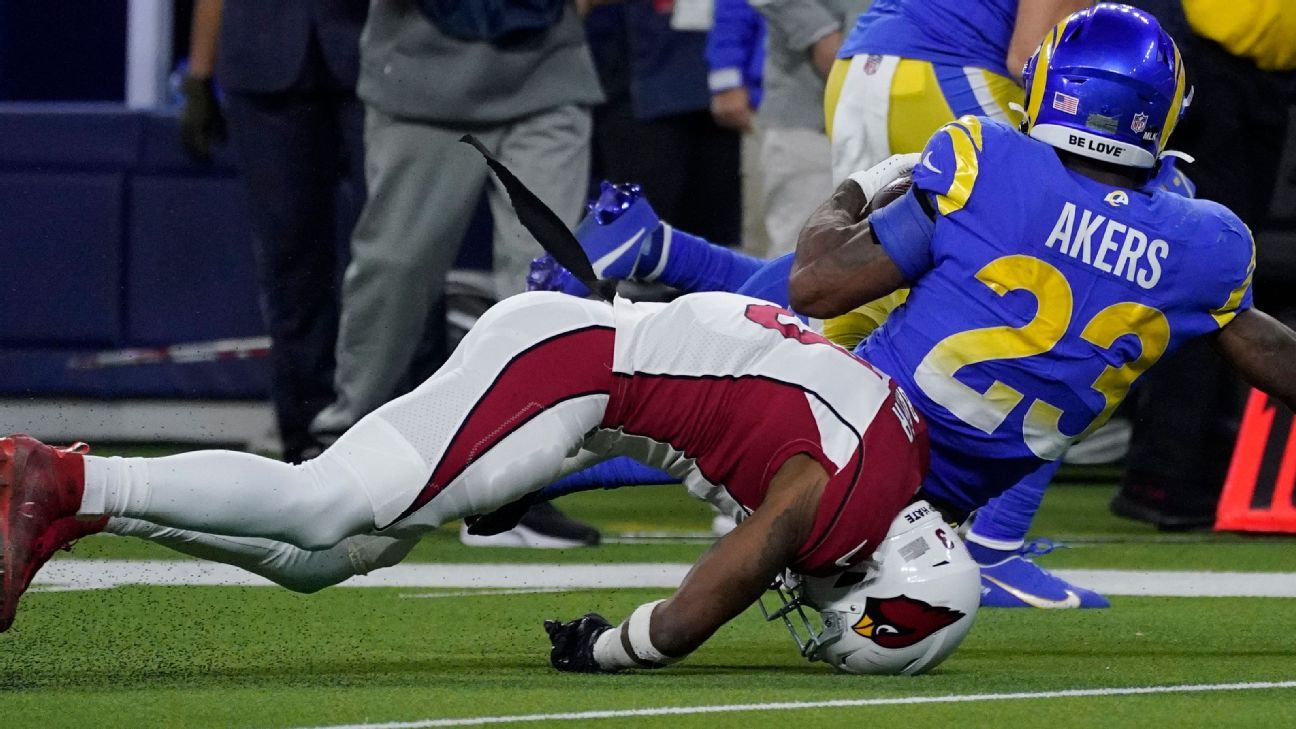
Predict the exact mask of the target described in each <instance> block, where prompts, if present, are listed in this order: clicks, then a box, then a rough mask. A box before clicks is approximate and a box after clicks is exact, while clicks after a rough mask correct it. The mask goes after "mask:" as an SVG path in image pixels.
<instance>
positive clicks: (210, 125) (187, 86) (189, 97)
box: [180, 76, 225, 162]
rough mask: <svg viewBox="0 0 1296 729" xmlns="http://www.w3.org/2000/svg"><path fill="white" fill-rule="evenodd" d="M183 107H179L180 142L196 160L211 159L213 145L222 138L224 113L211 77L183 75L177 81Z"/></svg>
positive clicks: (223, 133) (222, 139)
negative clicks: (179, 83)
mask: <svg viewBox="0 0 1296 729" xmlns="http://www.w3.org/2000/svg"><path fill="white" fill-rule="evenodd" d="M180 90H181V91H182V92H184V97H185V101H184V107H183V108H182V109H181V110H180V144H182V145H184V148H185V151H187V152H188V153H189V156H190V157H193V158H194V159H195V160H197V161H199V162H206V161H208V160H210V159H211V149H212V145H213V144H216V143H219V142H224V141H225V115H224V114H222V113H221V108H220V103H219V102H218V101H216V87H215V85H213V84H212V80H211V79H210V78H196V77H194V76H185V79H184V81H183V82H182V83H181V85H180Z"/></svg>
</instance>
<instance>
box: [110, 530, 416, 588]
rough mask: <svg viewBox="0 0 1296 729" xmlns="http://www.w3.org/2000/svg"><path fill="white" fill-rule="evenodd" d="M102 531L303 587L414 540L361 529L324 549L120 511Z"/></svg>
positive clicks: (329, 580)
mask: <svg viewBox="0 0 1296 729" xmlns="http://www.w3.org/2000/svg"><path fill="white" fill-rule="evenodd" d="M104 532H105V533H108V534H115V535H118V536H123V537H137V538H139V539H146V540H148V541H150V542H153V543H154V544H160V545H162V546H164V547H168V548H170V549H173V550H175V551H177V552H180V553H181V554H186V555H189V556H190V557H198V558H199V559H204V560H208V561H211V562H220V563H222V564H228V565H233V566H235V567H240V568H242V569H245V570H247V571H248V572H251V573H253V574H256V575H260V576H261V577H264V578H266V579H268V580H270V581H271V582H274V583H275V584H277V585H280V586H282V587H286V588H288V589H289V590H292V591H294V592H303V593H311V592H318V591H319V590H322V589H324V588H325V587H331V586H333V585H336V584H338V583H339V582H343V581H345V580H347V579H350V578H351V577H354V576H356V575H367V574H369V573H370V572H372V571H374V570H376V569H380V568H382V567H391V566H393V565H396V564H399V563H400V561H401V560H403V559H405V556H406V555H408V554H409V553H410V550H412V549H413V548H414V545H416V544H418V539H416V538H412V539H394V538H392V537H384V536H379V535H373V534H363V535H360V536H355V537H347V538H346V539H344V540H342V541H341V542H339V543H338V544H336V545H334V546H332V547H330V548H328V549H323V550H318V551H310V550H306V549H302V548H300V547H294V546H293V545H291V544H287V543H285V542H276V541H273V540H270V539H258V538H256V537H227V536H221V535H218V534H203V533H201V532H191V531H186V530H184V529H173V528H171V527H164V526H160V525H158V524H153V523H151V522H147V521H141V520H139V519H128V518H125V517H113V518H111V519H109V520H108V524H107V525H106V526H105V527H104Z"/></svg>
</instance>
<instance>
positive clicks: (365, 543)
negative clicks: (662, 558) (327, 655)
mask: <svg viewBox="0 0 1296 729" xmlns="http://www.w3.org/2000/svg"><path fill="white" fill-rule="evenodd" d="M612 342H613V318H612V307H610V306H608V305H607V304H606V303H600V302H592V301H586V300H582V299H576V298H573V297H570V296H566V295H563V294H558V293H549V292H542V293H529V294H521V295H518V296H515V297H512V298H509V299H507V300H505V301H504V302H501V303H500V304H498V305H496V306H495V307H493V308H491V310H490V311H488V312H486V314H485V315H483V316H482V318H481V319H480V320H479V322H478V323H477V325H476V326H475V327H474V328H473V329H472V331H470V332H469V333H468V335H467V336H466V337H465V338H464V340H463V342H462V343H461V344H460V346H459V348H458V349H457V350H456V351H455V353H454V355H453V356H452V357H451V358H450V360H449V361H447V362H446V364H445V366H443V367H442V368H441V369H440V370H439V371H437V373H436V374H435V375H433V376H432V377H430V378H429V379H428V380H427V381H426V382H424V383H423V384H422V385H420V386H419V387H418V388H417V389H416V390H414V391H413V392H411V393H409V394H407V395H404V396H402V397H400V398H397V399H396V400H393V401H391V402H390V403H388V404H386V405H384V406H382V407H381V408H379V409H378V410H375V411H374V412H373V413H371V414H369V415H368V416H366V417H365V418H363V419H362V420H361V421H360V422H358V423H356V425H355V426H353V427H352V428H351V429H350V430H348V431H347V432H346V433H345V434H343V435H342V437H341V438H339V439H338V441H337V442H336V443H334V444H333V445H332V446H330V447H329V448H328V450H326V451H325V452H324V453H323V454H321V455H320V456H319V457H318V458H315V459H313V460H311V461H307V462H306V463H303V464H300V465H288V464H285V463H281V462H279V461H275V460H271V459H268V458H262V457H260V456H254V455H250V454H246V453H237V452H232V451H198V452H194V453H185V454H181V455H177V456H167V457H164V458H97V457H93V456H87V457H86V488H85V496H84V498H83V501H82V508H81V511H80V513H81V514H82V515H102V514H107V515H111V516H114V517H129V518H131V519H135V520H138V521H134V522H131V521H125V520H120V519H113V520H112V522H111V525H112V528H111V531H114V532H117V533H128V534H132V535H136V536H144V537H145V538H150V539H154V540H155V541H158V542H160V543H163V544H168V546H172V547H173V548H177V549H179V550H180V551H184V552H187V553H190V554H195V555H196V556H200V557H204V558H207V559H215V560H217V561H223V562H228V563H231V564H237V565H239V566H241V567H245V568H247V569H250V570H252V571H253V572H257V573H258V574H262V575H263V576H266V577H269V578H270V579H272V580H275V581H276V582H279V583H280V584H284V585H285V586H289V587H294V588H295V589H299V588H303V587H305V588H310V587H313V586H314V585H315V584H316V583H318V582H323V583H327V584H332V582H329V580H331V579H334V578H338V579H336V580H335V581H340V580H341V579H345V578H346V577H349V576H350V575H351V574H358V573H361V572H360V570H363V571H368V570H369V569H373V568H376V567H380V566H388V564H387V563H388V562H390V563H391V564H394V563H395V561H399V559H400V558H403V557H404V555H405V554H406V553H408V551H409V549H410V548H411V547H412V545H413V542H412V541H408V540H410V539H412V538H413V539H416V538H417V537H418V536H419V535H420V534H422V533H424V532H426V531H428V530H430V529H434V528H436V527H438V526H440V525H441V524H442V523H444V522H446V521H449V520H452V519H458V518H462V517H464V516H469V515H473V514H484V513H488V512H490V511H493V510H495V509H497V508H499V507H501V506H504V505H505V504H508V503H511V502H513V501H516V500H517V499H519V498H521V497H523V496H525V495H526V494H528V493H530V492H532V491H536V490H539V489H540V488H543V487H544V486H545V485H546V484H548V483H550V482H552V481H553V480H555V479H556V478H558V477H560V476H561V475H563V474H565V473H567V472H569V471H571V470H576V469H577V468H582V467H584V466H587V465H590V464H591V463H592V462H594V461H595V460H598V458H597V457H596V456H594V455H592V454H590V453H588V452H583V451H582V450H581V445H582V443H583V442H584V440H585V437H586V435H587V434H588V433H589V432H591V431H592V430H594V429H595V428H596V427H597V426H598V425H599V423H600V422H601V420H602V418H603V414H604V410H605V409H606V405H607V400H608V392H609V389H610V387H611V382H612V374H611V367H612ZM163 527H169V528H170V529H166V528H163ZM376 532H381V534H380V535H378V536H381V537H383V538H384V539H387V540H390V541H385V542H373V541H372V540H369V539H361V540H357V541H355V542H352V543H351V544H346V543H344V540H347V539H348V538H349V537H356V536H359V535H373V534H375V533H376ZM202 535H222V536H219V537H216V536H202ZM240 537H241V538H242V539H239V538H240ZM248 538H252V539H248ZM398 539H399V540H406V541H404V542H403V543H401V544H396V541H395V540H398ZM284 543H286V545H288V546H287V547H285V546H284ZM357 553H358V554H359V555H360V557H358V558H357V557H356V554H357ZM365 555H369V556H365ZM393 559H395V561H392V560H393ZM343 560H345V562H346V564H344V563H343ZM357 560H359V561H357ZM316 562H318V564H317V563H316ZM369 562H372V564H369ZM294 565H306V566H307V567H309V570H310V571H315V572H318V573H319V577H318V579H307V578H302V577H301V576H300V575H297V574H296V573H295V572H294V570H296V569H298V567H296V566H294ZM320 586H323V585H320ZM314 589H318V587H315V588H314Z"/></svg>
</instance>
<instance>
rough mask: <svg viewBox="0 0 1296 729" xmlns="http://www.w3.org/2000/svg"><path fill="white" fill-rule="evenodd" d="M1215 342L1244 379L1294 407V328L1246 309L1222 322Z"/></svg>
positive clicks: (1295, 384)
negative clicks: (1228, 320)
mask: <svg viewBox="0 0 1296 729" xmlns="http://www.w3.org/2000/svg"><path fill="white" fill-rule="evenodd" d="M1215 346H1216V347H1217V348H1218V349H1219V351H1220V353H1221V354H1223V355H1224V358H1225V359H1227V360H1228V361H1229V362H1231V363H1232V364H1233V366H1234V367H1236V368H1237V370H1238V372H1239V373H1241V375H1242V376H1243V377H1244V378H1246V381H1247V382H1249V383H1251V384H1252V385H1254V386H1255V387H1257V388H1258V389H1260V390H1263V391H1264V392H1266V393H1268V394H1269V395H1271V396H1273V397H1276V398H1278V399H1279V400H1282V401H1283V403H1284V404H1286V405H1287V407H1289V408H1291V409H1293V410H1296V332H1293V331H1292V330H1291V329H1289V328H1288V327H1287V326H1286V325H1285V324H1283V323H1282V322H1280V321H1278V320H1277V319H1274V318H1273V317H1271V316H1269V315H1268V314H1266V313H1264V312H1263V311H1260V310H1259V309H1247V310H1246V311H1243V312H1241V313H1239V314H1238V315H1237V316H1235V317H1233V320H1232V321H1230V322H1229V323H1228V324H1226V325H1224V328H1223V329H1221V330H1220V332H1219V334H1218V335H1216V338H1215Z"/></svg>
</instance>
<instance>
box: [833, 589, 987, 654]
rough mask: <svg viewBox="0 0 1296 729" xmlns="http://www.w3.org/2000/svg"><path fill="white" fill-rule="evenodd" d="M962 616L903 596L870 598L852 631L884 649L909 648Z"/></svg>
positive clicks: (956, 612)
mask: <svg viewBox="0 0 1296 729" xmlns="http://www.w3.org/2000/svg"><path fill="white" fill-rule="evenodd" d="M962 617H963V613H962V612H960V611H958V610H954V609H952V608H947V607H941V606H938V605H929V604H927V603H925V602H923V601H922V600H915V599H913V598H912V597H906V596H904V595H897V596H895V597H885V598H876V597H869V598H867V599H866V601H865V603H864V615H863V616H862V617H860V619H859V622H857V623H855V624H854V625H852V626H851V629H852V630H854V631H855V632H856V633H858V634H860V635H862V636H864V637H865V638H868V639H869V640H871V641H873V642H874V643H877V644H878V645H879V646H882V647H883V648H906V647H908V646H911V645H913V644H915V643H917V642H918V641H920V640H922V639H923V638H926V637H927V636H929V635H931V634H932V633H935V632H936V631H938V630H940V629H941V628H946V627H949V626H951V625H953V624H954V623H956V622H958V621H959V619H960V618H962Z"/></svg>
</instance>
